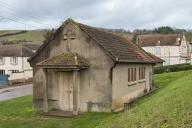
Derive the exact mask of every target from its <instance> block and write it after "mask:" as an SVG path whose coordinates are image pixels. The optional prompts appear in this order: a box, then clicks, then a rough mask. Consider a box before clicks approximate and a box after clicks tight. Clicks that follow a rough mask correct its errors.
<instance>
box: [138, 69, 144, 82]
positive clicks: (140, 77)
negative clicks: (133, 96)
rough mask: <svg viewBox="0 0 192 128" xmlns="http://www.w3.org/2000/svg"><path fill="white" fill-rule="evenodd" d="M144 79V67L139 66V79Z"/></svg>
mask: <svg viewBox="0 0 192 128" xmlns="http://www.w3.org/2000/svg"><path fill="white" fill-rule="evenodd" d="M142 79H145V67H144V66H141V67H139V80H142Z"/></svg>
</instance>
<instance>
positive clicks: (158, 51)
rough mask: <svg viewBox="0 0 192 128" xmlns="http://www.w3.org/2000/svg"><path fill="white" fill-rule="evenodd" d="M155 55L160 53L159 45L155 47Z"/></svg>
mask: <svg viewBox="0 0 192 128" xmlns="http://www.w3.org/2000/svg"><path fill="white" fill-rule="evenodd" d="M155 55H161V47H156V48H155Z"/></svg>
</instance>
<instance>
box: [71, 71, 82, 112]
mask: <svg viewBox="0 0 192 128" xmlns="http://www.w3.org/2000/svg"><path fill="white" fill-rule="evenodd" d="M79 86H80V81H79V72H78V70H75V71H73V115H78V112H79V91H80V88H79Z"/></svg>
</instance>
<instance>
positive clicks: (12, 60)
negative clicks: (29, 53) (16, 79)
mask: <svg viewBox="0 0 192 128" xmlns="http://www.w3.org/2000/svg"><path fill="white" fill-rule="evenodd" d="M10 59H11V60H10V61H11V64H12V65H17V64H18V57H16V56H13V57H11V58H10Z"/></svg>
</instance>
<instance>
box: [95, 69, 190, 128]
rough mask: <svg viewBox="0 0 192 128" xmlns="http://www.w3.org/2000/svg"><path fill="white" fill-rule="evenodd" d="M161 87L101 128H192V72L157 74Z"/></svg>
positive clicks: (156, 77) (157, 81) (104, 123)
mask: <svg viewBox="0 0 192 128" xmlns="http://www.w3.org/2000/svg"><path fill="white" fill-rule="evenodd" d="M155 83H156V84H157V85H158V87H159V90H157V91H156V92H155V93H153V94H151V95H148V96H146V97H144V98H142V99H141V100H140V101H139V102H138V103H137V104H135V106H134V107H133V108H132V109H130V110H129V111H128V112H125V113H121V114H118V115H116V116H113V118H110V119H109V120H105V121H104V122H103V123H101V124H100V125H99V126H98V127H99V128H101V127H102V128H192V71H185V72H175V73H164V74H160V75H156V76H155Z"/></svg>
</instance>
